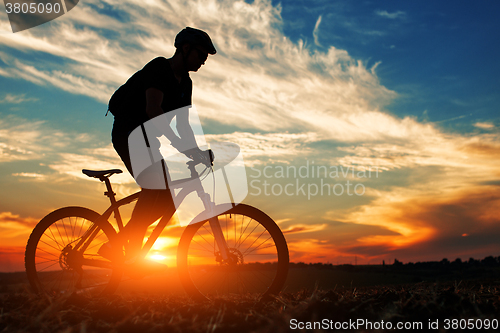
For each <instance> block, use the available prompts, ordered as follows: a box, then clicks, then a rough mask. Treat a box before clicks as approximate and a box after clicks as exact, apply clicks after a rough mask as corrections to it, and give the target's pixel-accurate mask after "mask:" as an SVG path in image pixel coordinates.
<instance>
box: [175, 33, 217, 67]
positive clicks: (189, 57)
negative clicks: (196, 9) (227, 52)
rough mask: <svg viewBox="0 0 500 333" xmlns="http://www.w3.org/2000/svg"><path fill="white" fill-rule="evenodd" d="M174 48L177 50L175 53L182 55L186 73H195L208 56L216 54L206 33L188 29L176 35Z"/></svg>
mask: <svg viewBox="0 0 500 333" xmlns="http://www.w3.org/2000/svg"><path fill="white" fill-rule="evenodd" d="M174 46H175V47H176V48H177V51H176V53H181V54H182V59H183V62H184V67H185V69H186V70H187V71H194V72H196V71H197V70H198V69H199V68H200V67H201V65H203V64H205V61H206V60H207V57H208V55H209V54H215V53H217V51H216V50H215V47H214V45H213V43H212V40H211V39H210V37H209V36H208V34H207V33H206V32H204V31H202V30H199V29H194V28H190V27H187V28H185V29H183V30H182V31H181V32H179V33H178V34H177V36H176V37H175V43H174Z"/></svg>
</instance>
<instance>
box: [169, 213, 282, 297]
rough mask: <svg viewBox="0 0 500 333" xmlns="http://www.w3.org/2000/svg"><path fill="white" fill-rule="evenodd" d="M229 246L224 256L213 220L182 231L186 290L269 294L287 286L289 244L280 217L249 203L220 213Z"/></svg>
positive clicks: (180, 254) (181, 269) (198, 293)
mask: <svg viewBox="0 0 500 333" xmlns="http://www.w3.org/2000/svg"><path fill="white" fill-rule="evenodd" d="M217 218H218V220H219V223H220V226H221V229H222V231H223V234H224V238H225V240H226V243H227V247H228V249H229V258H228V259H227V260H223V259H222V257H221V253H220V251H219V248H218V246H217V242H216V241H215V238H214V234H213V232H212V230H211V228H210V223H209V222H208V221H203V222H199V223H195V224H192V225H189V226H188V227H187V228H186V230H185V231H184V233H183V234H182V236H181V239H180V243H179V248H178V252H177V266H178V270H179V274H180V279H181V282H182V284H183V286H184V288H185V290H186V292H187V293H188V294H189V295H190V296H191V297H192V298H194V299H198V300H206V299H207V298H208V299H209V298H212V297H220V296H222V297H228V296H229V297H231V296H235V295H236V296H253V297H255V298H263V297H267V296H269V295H271V294H277V293H279V292H280V291H281V289H282V288H283V285H284V283H285V280H286V277H287V274H288V265H289V254H288V247H287V244H286V240H285V237H284V236H283V233H282V232H281V230H280V229H279V227H278V226H277V225H276V223H275V222H274V221H273V220H272V219H271V218H270V217H269V216H268V215H266V214H265V213H263V212H262V211H260V210H258V209H256V208H254V207H251V206H248V205H244V204H239V205H237V206H236V207H233V208H232V209H230V210H228V211H227V212H226V213H224V214H221V215H219V216H218V217H217Z"/></svg>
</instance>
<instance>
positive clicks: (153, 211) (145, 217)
mask: <svg viewBox="0 0 500 333" xmlns="http://www.w3.org/2000/svg"><path fill="white" fill-rule="evenodd" d="M174 213H175V205H174V202H173V200H172V195H171V194H170V190H168V189H167V190H148V189H143V190H142V191H141V193H140V195H139V199H138V200H137V203H136V205H135V208H134V211H133V212H132V217H131V218H130V221H129V222H128V223H127V225H126V227H125V228H124V230H123V232H122V234H123V236H124V239H125V240H126V239H128V241H129V244H128V247H127V248H126V251H127V253H126V256H127V257H128V258H133V257H135V256H137V255H138V253H139V251H140V249H141V248H142V242H143V240H144V236H145V235H146V231H147V229H148V227H149V226H150V225H151V224H152V223H154V222H155V221H156V220H157V219H159V218H160V217H162V216H164V215H165V216H166V217H167V218H168V217H171V216H172V215H173V214H174Z"/></svg>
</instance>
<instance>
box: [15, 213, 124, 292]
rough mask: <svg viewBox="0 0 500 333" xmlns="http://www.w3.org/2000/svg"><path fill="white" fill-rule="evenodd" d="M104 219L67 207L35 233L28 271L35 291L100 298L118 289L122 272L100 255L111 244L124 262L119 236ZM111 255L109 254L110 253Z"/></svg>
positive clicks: (28, 253) (27, 255)
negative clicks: (105, 246)
mask: <svg viewBox="0 0 500 333" xmlns="http://www.w3.org/2000/svg"><path fill="white" fill-rule="evenodd" d="M99 217H100V215H99V214H98V213H96V212H95V211H92V210H90V209H87V208H83V207H65V208H61V209H58V210H56V211H54V212H52V213H50V214H49V215H47V216H45V217H44V218H43V219H42V220H41V221H40V222H39V223H38V224H37V226H36V227H35V229H33V232H32V233H31V235H30V238H29V240H28V244H27V246H26V252H25V257H24V261H25V268H26V273H27V276H28V280H29V283H30V285H31V288H32V290H33V291H34V292H35V293H38V294H46V295H49V296H53V297H57V296H65V295H70V294H73V293H76V294H80V295H85V296H96V295H101V294H104V293H112V292H114V291H115V290H116V288H117V287H118V283H119V281H120V278H121V275H122V273H121V269H120V268H119V266H120V265H118V263H114V262H113V263H112V262H111V261H110V260H109V259H106V258H103V257H102V256H101V255H100V254H99V253H98V251H99V249H100V247H101V246H102V245H103V244H104V243H108V242H109V245H110V246H111V249H113V253H116V254H115V255H114V256H113V259H114V260H116V261H120V256H122V253H121V254H120V252H121V251H119V250H117V249H118V246H117V244H118V243H117V239H116V238H117V236H116V232H115V231H114V229H113V227H112V226H111V225H110V224H109V223H108V222H107V221H105V222H99V224H97V221H98V219H99ZM108 253H109V251H108Z"/></svg>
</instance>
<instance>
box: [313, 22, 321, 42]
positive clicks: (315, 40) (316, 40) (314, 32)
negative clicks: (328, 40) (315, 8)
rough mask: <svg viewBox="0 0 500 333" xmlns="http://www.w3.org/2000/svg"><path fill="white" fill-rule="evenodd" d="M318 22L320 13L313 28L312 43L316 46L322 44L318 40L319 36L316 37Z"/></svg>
mask: <svg viewBox="0 0 500 333" xmlns="http://www.w3.org/2000/svg"><path fill="white" fill-rule="evenodd" d="M320 24H321V15H320V16H319V17H318V20H317V21H316V25H315V26H314V30H313V37H314V44H316V45H317V46H323V45H321V43H320V42H319V37H318V34H319V25H320Z"/></svg>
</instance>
